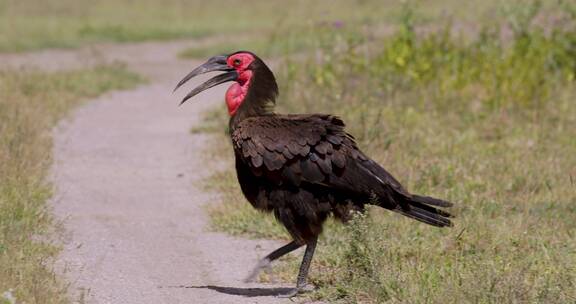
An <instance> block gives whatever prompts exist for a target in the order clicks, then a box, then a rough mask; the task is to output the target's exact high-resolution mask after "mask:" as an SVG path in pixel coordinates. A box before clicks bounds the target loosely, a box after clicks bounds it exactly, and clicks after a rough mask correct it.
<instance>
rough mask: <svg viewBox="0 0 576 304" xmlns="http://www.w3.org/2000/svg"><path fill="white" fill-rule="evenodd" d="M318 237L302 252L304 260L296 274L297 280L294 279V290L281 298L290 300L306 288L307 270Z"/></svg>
mask: <svg viewBox="0 0 576 304" xmlns="http://www.w3.org/2000/svg"><path fill="white" fill-rule="evenodd" d="M317 241H318V237H316V238H314V240H312V241H311V242H309V243H308V244H307V245H306V251H305V252H304V258H303V259H302V264H300V271H299V272H298V278H297V279H296V288H294V289H292V290H290V291H289V292H288V293H286V294H282V295H280V296H279V297H281V298H291V297H294V296H296V295H297V294H298V293H299V292H300V291H302V290H303V289H304V287H306V279H307V278H308V270H310V264H311V263H312V257H313V256H314V250H315V249H316V243H317Z"/></svg>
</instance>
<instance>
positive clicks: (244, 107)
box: [226, 62, 278, 130]
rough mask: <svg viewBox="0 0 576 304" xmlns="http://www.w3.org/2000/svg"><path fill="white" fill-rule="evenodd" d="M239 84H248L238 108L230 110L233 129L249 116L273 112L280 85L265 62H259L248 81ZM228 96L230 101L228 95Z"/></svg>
mask: <svg viewBox="0 0 576 304" xmlns="http://www.w3.org/2000/svg"><path fill="white" fill-rule="evenodd" d="M239 85H240V86H242V85H246V86H247V87H246V89H247V90H246V91H245V92H244V96H243V99H242V100H241V101H240V104H239V105H238V106H237V108H236V109H235V110H234V111H230V115H231V117H230V129H231V130H233V129H235V128H236V126H237V125H238V124H239V123H240V122H241V121H242V120H244V119H246V118H248V117H253V116H263V115H270V114H273V113H274V106H275V104H276V97H277V96H278V85H277V84H276V79H275V77H274V74H273V73H272V71H270V69H269V68H268V67H267V66H266V65H265V64H264V63H263V62H259V64H258V65H257V67H256V68H255V69H253V72H252V73H251V75H250V78H249V79H248V81H247V82H245V83H243V84H239ZM230 90H232V87H231V88H230ZM226 98H227V100H226V102H227V103H228V102H229V100H228V96H227V97H226Z"/></svg>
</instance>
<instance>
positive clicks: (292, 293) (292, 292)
mask: <svg viewBox="0 0 576 304" xmlns="http://www.w3.org/2000/svg"><path fill="white" fill-rule="evenodd" d="M301 291H302V288H292V289H290V290H288V291H287V292H286V293H282V294H279V295H277V297H278V298H293V297H295V296H297V295H298V294H299V293H300V292H301Z"/></svg>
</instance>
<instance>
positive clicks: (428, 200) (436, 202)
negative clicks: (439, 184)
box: [412, 195, 452, 207]
mask: <svg viewBox="0 0 576 304" xmlns="http://www.w3.org/2000/svg"><path fill="white" fill-rule="evenodd" d="M412 200H413V201H415V202H418V203H422V204H426V205H432V206H438V207H452V203H451V202H447V201H444V200H441V199H437V198H433V197H429V196H421V195H412Z"/></svg>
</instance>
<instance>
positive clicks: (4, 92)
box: [0, 66, 141, 303]
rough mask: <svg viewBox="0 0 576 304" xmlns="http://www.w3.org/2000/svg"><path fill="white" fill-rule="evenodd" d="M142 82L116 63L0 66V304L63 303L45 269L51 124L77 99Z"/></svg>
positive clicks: (50, 248) (49, 251)
mask: <svg viewBox="0 0 576 304" xmlns="http://www.w3.org/2000/svg"><path fill="white" fill-rule="evenodd" d="M139 82H141V79H140V78H139V77H137V76H136V75H134V74H131V73H129V72H127V71H126V70H124V69H123V68H122V67H120V66H103V67H96V68H92V69H90V70H81V71H71V72H58V73H52V74H47V73H42V72H34V71H0V135H1V136H0V303H12V302H10V300H9V299H10V298H15V299H16V303H65V302H68V299H66V294H65V286H67V284H66V283H64V282H61V281H60V280H59V279H58V278H57V277H56V276H55V275H54V273H53V271H52V269H51V261H52V258H53V257H54V256H55V254H57V253H58V245H57V244H54V243H53V242H52V241H50V240H51V239H53V238H51V235H52V233H53V232H54V231H55V229H56V228H55V227H56V225H55V223H54V219H53V218H52V216H51V214H50V211H49V210H48V208H47V207H46V204H45V202H46V200H47V199H49V198H50V196H51V193H52V190H51V185H50V184H49V183H47V182H46V179H45V178H46V174H47V171H48V168H49V166H50V163H51V148H52V144H51V142H52V140H51V130H52V127H53V126H54V125H55V124H56V122H57V121H58V120H59V119H60V118H62V117H64V116H65V115H66V113H68V111H69V110H70V109H71V108H73V107H74V106H76V105H78V104H79V101H81V100H83V99H85V98H89V97H95V96H97V95H99V94H101V93H103V92H106V91H109V90H113V89H126V88H129V87H132V86H134V85H135V84H137V83H139Z"/></svg>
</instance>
